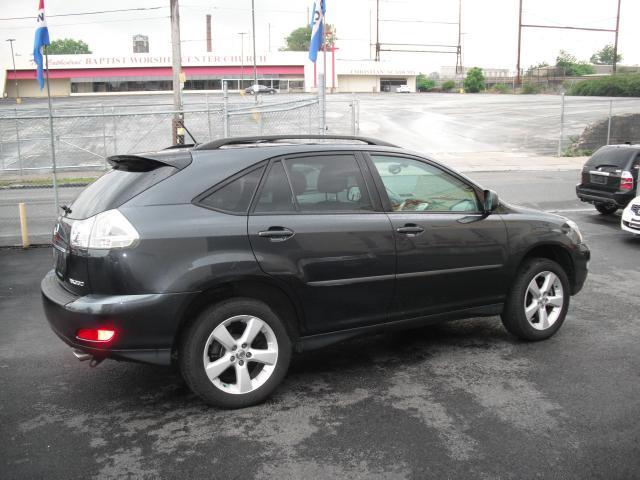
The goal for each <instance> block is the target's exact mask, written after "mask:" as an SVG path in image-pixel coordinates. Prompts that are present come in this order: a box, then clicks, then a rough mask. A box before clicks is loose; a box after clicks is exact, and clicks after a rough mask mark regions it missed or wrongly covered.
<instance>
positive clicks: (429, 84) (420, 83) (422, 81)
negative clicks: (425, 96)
mask: <svg viewBox="0 0 640 480" xmlns="http://www.w3.org/2000/svg"><path fill="white" fill-rule="evenodd" d="M435 86H436V81H435V80H432V79H431V78H427V77H425V76H424V75H422V74H420V75H418V76H417V77H416V88H417V89H418V91H419V92H428V91H429V90H432V89H433V88H434V87H435Z"/></svg>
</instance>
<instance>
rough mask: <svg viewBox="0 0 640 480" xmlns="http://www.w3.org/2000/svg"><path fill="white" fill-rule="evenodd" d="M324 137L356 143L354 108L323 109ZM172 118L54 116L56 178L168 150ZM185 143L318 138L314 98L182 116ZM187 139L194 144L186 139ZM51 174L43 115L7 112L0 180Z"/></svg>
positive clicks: (225, 106) (205, 107) (109, 111)
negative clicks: (118, 157) (115, 158)
mask: <svg viewBox="0 0 640 480" xmlns="http://www.w3.org/2000/svg"><path fill="white" fill-rule="evenodd" d="M327 110H328V114H327V120H328V122H327V123H328V124H327V132H329V133H334V134H342V135H356V134H357V132H358V124H359V122H358V119H357V114H358V106H357V100H356V99H352V100H348V101H335V102H334V101H331V102H327ZM174 113H175V112H174V111H173V110H171V109H170V108H168V107H167V106H166V105H144V104H137V105H122V106H117V105H116V106H108V107H105V106H96V107H83V108H82V109H81V110H80V109H77V108H67V109H55V110H54V111H53V143H54V146H55V152H56V163H57V167H58V169H59V170H60V171H65V170H74V169H76V170H92V169H93V170H95V169H103V168H106V165H107V164H106V158H107V157H109V156H110V155H114V154H124V153H133V152H144V151H150V150H157V149H160V148H165V147H167V146H169V145H171V139H172V130H171V128H172V119H173V117H174ZM183 114H184V124H185V127H186V129H187V132H188V133H186V134H185V136H186V141H187V143H190V142H192V141H193V142H197V143H203V142H206V141H209V140H212V139H215V138H221V137H236V136H248V135H272V134H317V133H321V131H322V128H321V126H320V109H319V102H318V100H317V98H316V97H306V98H299V99H293V100H288V101H284V102H282V101H278V102H262V101H260V102H255V103H254V102H248V101H243V102H231V101H228V99H227V98H226V97H225V98H224V100H223V101H222V102H220V101H219V100H218V101H217V102H209V99H208V98H207V99H206V103H204V104H202V103H200V104H195V105H190V106H189V108H185V109H184V111H183ZM190 136H192V137H193V138H191V139H190V138H189V137H190ZM50 168H51V136H50V127H49V116H48V112H46V111H45V112H43V111H42V110H17V109H15V110H11V111H9V112H7V111H6V110H5V111H3V112H2V115H1V116H0V173H2V174H13V175H15V174H17V175H20V176H22V175H28V174H29V173H38V172H42V171H43V170H47V169H50Z"/></svg>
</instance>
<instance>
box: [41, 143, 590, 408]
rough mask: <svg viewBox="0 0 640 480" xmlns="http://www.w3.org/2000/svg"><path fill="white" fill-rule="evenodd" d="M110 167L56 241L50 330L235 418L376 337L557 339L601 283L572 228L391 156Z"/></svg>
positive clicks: (304, 151)
mask: <svg viewBox="0 0 640 480" xmlns="http://www.w3.org/2000/svg"><path fill="white" fill-rule="evenodd" d="M314 139H315V140H317V142H316V143H303V140H307V141H308V140H314ZM327 142H329V143H327ZM109 161H110V163H111V165H113V169H112V170H111V171H110V172H108V173H107V174H105V175H104V176H103V177H101V178H100V179H98V180H96V181H95V182H94V183H93V184H91V185H90V186H89V187H87V188H86V189H85V190H84V191H83V192H82V193H81V194H80V195H79V196H78V198H77V199H76V200H75V201H74V203H73V204H72V205H71V206H70V207H65V214H64V215H63V216H61V217H60V218H59V219H58V221H57V223H56V225H55V229H54V236H53V247H54V248H53V252H54V259H55V268H54V270H52V271H51V272H50V273H49V274H48V275H47V276H46V277H45V278H44V279H43V281H42V293H43V300H44V308H45V311H46V315H47V318H48V320H49V322H50V324H51V327H52V328H53V330H54V331H55V333H56V334H58V336H60V338H61V339H62V340H63V341H65V342H66V343H67V344H69V345H70V346H71V347H72V348H73V349H74V353H75V354H76V356H77V357H78V358H80V359H91V361H92V363H94V364H95V363H98V362H100V361H101V360H103V359H104V358H113V359H118V360H134V361H141V362H149V363H156V364H161V365H168V364H171V363H174V362H175V363H177V364H178V365H179V367H180V370H181V372H182V375H183V376H184V379H185V380H186V382H187V383H188V384H189V386H190V387H191V388H192V389H193V391H194V392H196V393H197V394H198V395H200V396H201V397H202V398H203V399H204V400H205V401H207V402H209V403H211V404H214V405H217V406H221V407H232V408H233V407H242V406H247V405H251V404H254V403H256V402H259V401H261V400H263V399H264V398H265V397H266V396H267V395H269V394H270V393H271V392H272V391H273V390H274V389H275V388H276V386H277V385H278V384H279V383H280V382H281V380H282V379H283V377H284V376H285V373H286V371H287V367H288V365H289V361H290V357H291V353H292V351H302V350H308V349H314V348H319V347H322V346H325V345H329V344H332V343H335V342H338V341H341V340H345V339H348V338H351V337H355V336H358V335H362V334H366V333H372V332H384V331H387V330H390V329H393V328H409V327H417V326H422V325H427V324H430V323H433V322H439V321H442V320H451V319H460V318H468V317H482V316H493V315H501V316H502V321H503V323H504V325H505V327H506V328H507V329H508V330H509V331H510V332H511V333H513V334H514V335H516V336H517V337H519V338H521V339H525V340H542V339H546V338H549V337H550V336H551V335H553V334H554V333H555V332H556V331H557V330H558V329H559V328H560V326H561V325H562V322H563V321H564V318H565V315H566V313H567V309H568V307H569V297H570V296H571V295H574V294H576V293H577V292H579V291H580V289H581V288H582V285H583V283H584V281H585V279H586V276H587V264H588V260H589V249H588V248H587V246H586V245H585V244H584V243H583V241H582V236H581V234H580V231H579V230H578V228H577V226H576V225H575V223H573V222H572V221H570V220H567V219H565V218H562V217H559V216H556V215H551V214H548V213H542V212H537V211H534V210H528V209H524V208H518V207H514V206H510V205H507V204H505V203H503V202H499V201H498V196H497V195H496V193H495V192H492V191H490V190H483V189H482V188H481V187H479V186H478V185H476V184H475V183H474V182H472V181H471V180H469V179H468V178H466V177H464V176H463V175H460V174H459V173H457V172H455V171H453V170H451V169H449V168H447V167H446V166H445V165H442V164H440V163H438V162H436V161H434V160H432V159H430V158H426V157H424V156H421V155H419V154H416V153H411V152H408V151H406V150H404V149H402V148H399V147H395V146H393V145H390V144H387V143H385V142H382V141H377V140H373V139H368V138H362V137H339V136H338V137H326V136H304V137H301V136H287V137H285V136H268V137H251V138H235V139H223V140H218V141H214V142H211V143H208V144H203V145H198V146H195V147H190V148H181V149H168V150H164V151H160V152H155V153H147V154H139V155H120V156H115V157H111V158H110V159H109Z"/></svg>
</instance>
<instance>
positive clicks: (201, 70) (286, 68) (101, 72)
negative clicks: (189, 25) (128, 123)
mask: <svg viewBox="0 0 640 480" xmlns="http://www.w3.org/2000/svg"><path fill="white" fill-rule="evenodd" d="M182 69H183V70H184V72H185V74H186V75H187V79H188V78H189V76H190V75H241V74H242V73H244V75H245V76H246V77H250V76H251V75H252V74H253V66H252V65H245V66H244V69H243V68H241V67H238V66H232V67H221V66H209V67H206V66H205V67H183V68H182ZM275 74H279V75H304V66H302V65H300V66H298V65H282V66H277V65H258V75H275ZM171 75H172V71H171V67H143V68H77V69H76V68H67V69H55V70H49V77H50V78H87V77H89V78H90V77H100V78H108V77H131V78H135V77H171ZM16 78H17V79H18V80H31V79H35V78H36V71H35V70H18V71H16V72H15V74H14V72H13V70H8V71H7V79H8V80H15V79H16Z"/></svg>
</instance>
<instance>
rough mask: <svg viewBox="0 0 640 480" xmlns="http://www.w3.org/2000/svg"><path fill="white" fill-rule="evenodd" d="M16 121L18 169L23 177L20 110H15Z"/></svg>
mask: <svg viewBox="0 0 640 480" xmlns="http://www.w3.org/2000/svg"><path fill="white" fill-rule="evenodd" d="M15 111H16V113H15V119H16V144H17V145H18V168H19V169H20V176H22V155H21V152H20V126H19V124H18V109H17V108H16V109H15Z"/></svg>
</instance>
